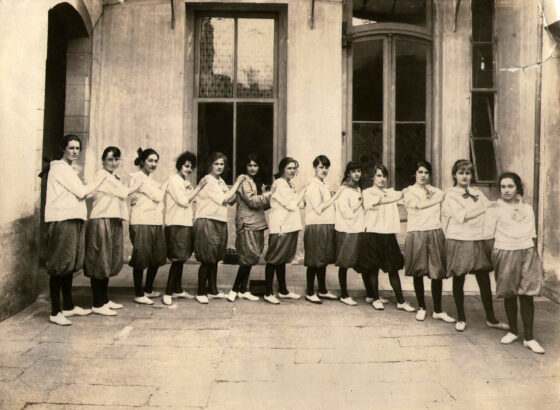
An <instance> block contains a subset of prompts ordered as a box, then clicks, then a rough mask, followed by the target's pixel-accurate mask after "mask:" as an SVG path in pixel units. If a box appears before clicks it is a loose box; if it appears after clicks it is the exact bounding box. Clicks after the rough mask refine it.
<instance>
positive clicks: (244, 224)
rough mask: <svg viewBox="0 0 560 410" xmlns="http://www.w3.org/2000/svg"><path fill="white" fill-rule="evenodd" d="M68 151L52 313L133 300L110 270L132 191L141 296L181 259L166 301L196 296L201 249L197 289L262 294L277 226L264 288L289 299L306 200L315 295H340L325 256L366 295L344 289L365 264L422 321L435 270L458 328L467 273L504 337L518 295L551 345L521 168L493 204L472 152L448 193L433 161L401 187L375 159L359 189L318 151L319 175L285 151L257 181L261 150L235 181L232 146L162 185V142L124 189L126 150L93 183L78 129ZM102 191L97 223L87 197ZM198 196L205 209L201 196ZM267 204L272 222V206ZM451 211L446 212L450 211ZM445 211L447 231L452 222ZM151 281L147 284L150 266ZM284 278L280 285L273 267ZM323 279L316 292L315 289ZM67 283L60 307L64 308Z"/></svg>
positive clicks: (435, 291) (352, 175) (53, 233)
mask: <svg viewBox="0 0 560 410" xmlns="http://www.w3.org/2000/svg"><path fill="white" fill-rule="evenodd" d="M63 146H64V149H63V157H62V159H61V160H58V161H52V162H51V163H50V172H49V177H48V182H47V203H46V209H45V221H46V222H48V224H49V228H48V230H49V232H48V233H49V255H48V261H47V271H48V273H49V274H50V276H51V277H50V291H51V301H52V314H51V316H50V320H51V321H52V322H53V323H56V324H59V325H69V324H70V323H71V322H70V321H69V320H68V319H67V317H70V316H74V315H87V314H90V313H91V312H92V311H93V313H96V314H101V315H108V316H113V315H116V312H115V311H114V310H115V309H119V308H122V305H120V304H118V303H115V302H112V301H110V300H109V299H108V294H107V288H108V281H109V278H110V277H111V276H114V275H116V274H118V272H119V271H120V270H121V268H122V261H123V225H122V221H123V220H127V219H128V212H127V208H126V204H125V199H126V198H127V197H129V196H130V197H131V212H130V226H129V232H130V239H131V242H132V244H133V251H132V258H131V260H130V263H129V264H130V266H132V268H133V279H134V290H135V298H134V300H135V302H136V303H140V304H153V301H152V299H151V298H154V297H158V296H161V295H160V293H159V292H156V291H154V290H153V283H154V279H155V277H156V273H157V270H158V268H159V267H160V266H162V265H163V264H165V263H166V259H169V260H170V261H171V267H170V269H169V276H168V280H167V286H166V290H165V295H164V296H163V303H164V304H166V305H170V304H172V303H173V301H172V298H173V297H175V298H193V296H191V295H189V294H188V293H187V292H185V291H184V290H183V289H182V287H181V279H182V270H183V264H184V263H185V262H186V261H187V260H188V259H189V258H190V257H191V255H192V253H193V252H194V255H195V257H196V259H197V260H198V261H199V262H200V266H199V270H198V289H197V293H196V295H195V296H194V298H196V300H197V301H198V302H199V303H203V304H205V303H208V299H212V298H227V299H228V300H229V301H231V302H234V301H235V299H236V297H239V298H243V299H247V300H258V297H256V296H254V295H252V294H251V293H250V292H249V291H248V289H247V284H248V279H249V274H250V271H251V267H252V266H254V265H256V264H257V263H258V262H259V260H260V258H261V255H262V252H263V249H264V231H265V230H266V229H268V230H269V239H268V249H267V252H266V254H265V256H264V259H265V261H266V267H265V279H266V293H265V296H264V300H265V301H267V302H269V303H271V304H278V303H280V301H279V300H278V299H299V298H300V295H298V294H296V293H294V292H290V291H289V290H288V288H287V284H286V264H287V263H289V262H291V261H292V260H293V258H294V256H295V253H296V249H297V239H298V234H299V231H300V230H302V228H303V226H302V221H301V213H300V211H299V209H300V208H305V230H304V238H303V240H304V250H305V258H304V264H305V266H306V267H307V292H306V295H305V298H306V299H307V300H308V301H310V302H312V303H317V304H320V303H322V299H338V297H337V296H335V295H334V294H332V293H331V292H329V291H328V289H327V287H326V267H327V265H329V264H332V263H334V264H336V266H338V279H339V283H340V290H341V294H340V301H341V302H343V303H345V304H347V305H356V302H355V301H354V300H353V299H352V298H351V297H350V296H349V294H348V289H347V271H348V269H354V270H355V271H356V272H358V273H360V274H361V276H362V279H363V282H364V285H365V289H366V295H367V296H366V301H367V302H368V303H371V304H372V306H373V308H375V309H376V310H383V309H384V303H388V301H387V300H386V299H384V298H382V297H381V296H380V294H379V290H378V272H379V270H383V271H384V272H386V273H388V275H389V281H390V284H391V287H392V288H393V290H394V292H395V296H396V301H397V305H396V306H397V309H400V310H404V311H407V312H415V311H416V319H417V320H419V321H423V320H424V319H425V317H426V303H425V300H424V281H423V278H424V276H428V277H429V278H430V279H431V290H432V298H433V309H434V311H433V313H432V317H433V318H434V319H437V320H442V321H444V322H448V323H455V328H456V329H457V330H458V331H463V330H465V328H466V315H465V310H464V292H463V286H464V281H465V277H466V274H468V273H472V274H474V275H475V277H476V280H477V282H478V285H479V288H480V293H481V299H482V303H483V307H484V310H485V314H486V324H487V326H488V327H491V328H497V329H502V330H509V332H508V333H507V334H506V335H505V336H504V337H503V338H502V340H501V342H502V343H504V344H507V343H512V342H514V341H515V340H516V339H517V338H518V329H517V298H518V297H519V300H520V303H521V317H522V322H523V328H524V345H525V346H526V347H528V348H529V349H531V350H532V351H534V352H536V353H543V352H544V350H543V348H542V347H541V346H540V344H539V343H538V342H537V341H536V340H534V338H533V335H532V330H533V317H534V305H533V296H535V295H538V294H540V291H541V284H542V268H541V266H540V261H539V258H538V255H537V253H536V250H535V248H534V244H533V237H534V236H535V228H534V225H535V221H534V214H533V210H532V208H531V207H530V206H529V205H527V204H525V203H523V202H522V201H521V196H522V195H523V186H522V183H521V180H520V178H519V176H518V175H516V174H514V173H505V174H503V175H502V176H500V179H499V183H500V191H501V199H500V200H498V201H497V202H490V201H488V199H487V198H486V197H485V196H484V194H483V193H482V192H481V191H480V190H478V189H477V188H475V187H472V186H471V185H470V182H471V179H472V164H471V163H470V162H469V161H466V160H459V161H457V162H456V163H455V164H454V166H453V169H452V176H453V180H454V186H453V187H452V188H450V189H448V190H447V191H446V192H443V191H441V190H440V189H438V188H436V187H434V186H432V185H430V184H429V182H430V176H431V165H430V164H429V163H428V162H426V161H419V162H418V163H417V166H416V171H415V176H414V178H415V183H414V184H413V185H411V186H409V187H408V188H406V189H405V190H403V191H402V192H399V191H396V190H394V189H390V188H387V186H386V185H387V178H388V171H387V169H386V167H384V166H383V165H380V164H377V165H375V167H374V169H373V186H372V187H371V188H368V189H365V190H363V191H362V190H361V189H360V182H361V178H362V175H361V168H360V164H359V163H356V162H350V163H348V164H347V166H346V169H345V172H344V178H343V181H342V184H341V186H340V188H339V189H338V190H337V191H336V192H333V191H331V190H330V188H329V187H328V185H327V184H326V181H325V178H326V176H327V174H328V171H329V168H330V161H329V159H328V158H327V157H326V156H324V155H320V156H318V157H317V158H315V160H314V161H313V168H314V170H315V176H314V177H313V178H312V180H311V181H310V182H309V183H308V184H307V185H306V186H305V187H304V188H303V189H301V190H300V191H299V192H296V191H295V189H294V187H293V185H292V180H293V178H294V177H295V175H296V173H297V170H298V167H299V165H298V162H297V161H296V160H295V159H293V158H290V157H286V158H283V159H282V160H281V161H280V163H279V169H278V174H276V175H275V178H276V179H275V181H274V183H273V184H272V186H271V189H270V190H269V191H266V190H265V191H264V192H261V191H260V190H258V189H257V185H256V183H255V180H254V178H255V176H256V175H257V174H258V171H259V166H260V165H261V164H260V163H259V161H258V159H257V158H255V157H252V156H250V157H249V158H248V160H247V163H246V166H247V174H246V175H240V176H239V177H238V178H237V180H236V181H235V183H234V184H233V186H232V187H231V188H228V187H227V185H226V184H225V182H224V181H223V179H222V178H221V176H220V175H221V174H222V173H223V171H224V169H225V167H226V165H227V163H226V162H227V158H226V157H225V155H224V154H222V153H219V152H218V153H213V154H211V156H210V160H209V167H208V175H206V176H205V177H204V178H202V179H201V180H200V182H199V183H198V185H197V186H196V187H194V188H193V187H192V185H191V184H190V182H189V176H190V174H191V173H192V171H193V169H194V168H195V167H196V156H194V154H192V153H190V152H185V153H183V154H181V155H180V156H179V158H178V159H177V161H176V168H177V173H176V174H174V175H172V176H171V177H170V178H169V179H168V181H166V182H165V184H163V186H161V187H160V186H159V184H158V183H157V182H155V181H154V180H153V179H152V177H151V174H152V173H153V172H154V171H155V170H156V168H157V165H158V161H159V155H158V154H157V152H156V151H154V150H153V149H146V150H144V151H142V150H141V149H139V150H138V157H137V158H136V160H135V165H137V166H138V167H139V171H138V172H136V173H134V174H133V175H132V178H131V181H130V184H129V187H125V186H124V185H123V184H122V183H121V182H120V181H119V179H118V177H117V176H116V174H115V170H116V168H117V167H118V165H119V160H120V156H121V153H120V150H119V149H118V148H116V147H108V148H106V149H105V151H104V152H103V155H102V162H103V169H102V170H101V171H100V172H99V174H98V176H97V178H96V179H95V180H94V181H93V182H92V183H90V184H88V185H84V184H82V182H81V180H80V179H79V177H78V175H77V173H76V171H75V169H74V168H73V165H74V164H75V162H76V160H77V158H78V156H79V154H80V151H81V142H80V140H79V138H78V137H76V136H74V135H68V136H66V137H65V138H64V141H63ZM87 196H93V205H92V209H91V213H90V218H89V220H88V222H87V225H85V224H84V221H86V220H87V210H86V205H85V201H84V199H85V198H86V197H87ZM195 199H196V212H193V201H194V200H195ZM400 201H403V202H404V204H405V206H406V209H407V213H408V218H407V220H408V222H407V236H406V243H405V252H404V256H403V255H402V254H401V252H400V248H399V245H398V242H397V238H396V234H397V233H399V231H400V217H399V212H398V207H397V203H398V202H400ZM234 202H237V214H236V221H235V223H236V233H237V235H236V249H237V252H238V256H239V270H238V273H237V276H236V278H235V282H234V284H233V287H232V289H231V291H230V292H229V293H228V294H227V295H225V294H224V293H222V292H220V291H219V290H218V289H217V271H218V262H219V261H220V260H222V259H223V257H224V254H225V251H226V244H227V206H228V204H233V203H234ZM268 208H270V213H269V215H268V216H269V218H268V223H267V220H266V218H265V214H264V212H265V210H266V209H268ZM442 215H443V218H442ZM442 220H443V221H445V225H446V226H445V228H446V235H444V233H443V229H442V228H444V226H442ZM403 267H404V270H405V274H406V276H412V277H413V283H414V290H415V294H416V298H417V302H418V309H417V310H416V309H415V308H413V307H412V306H410V304H409V303H408V302H405V300H404V297H403V293H402V288H401V282H400V278H399V275H398V271H399V270H400V269H402V268H403ZM82 268H83V270H84V273H85V275H86V276H88V277H89V278H90V280H91V288H92V293H93V307H92V309H91V310H89V309H82V308H80V307H78V306H75V305H74V304H73V302H72V295H71V288H72V273H74V272H76V271H77V270H79V269H82ZM144 270H146V280H145V283H144V285H143V276H144V275H143V272H144ZM492 270H494V271H495V274H496V280H497V289H496V292H497V295H498V296H499V297H504V298H505V310H506V315H507V318H508V323H509V325H507V324H505V323H501V322H500V321H498V320H497V319H496V317H495V315H494V311H493V305H492V292H491V288H490V277H489V274H490V271H492ZM275 274H276V277H277V280H278V290H279V292H278V297H276V296H275V295H274V293H273V279H274V276H275ZM448 277H452V278H453V296H454V299H455V305H456V308H457V314H458V319H457V321H456V320H455V319H453V318H452V317H450V316H449V315H448V314H447V313H446V312H444V311H443V310H442V305H441V297H442V281H443V280H444V279H446V278H448ZM315 278H317V281H318V287H319V289H318V293H315V290H314V285H315ZM60 291H62V294H63V307H62V310H61V308H60Z"/></svg>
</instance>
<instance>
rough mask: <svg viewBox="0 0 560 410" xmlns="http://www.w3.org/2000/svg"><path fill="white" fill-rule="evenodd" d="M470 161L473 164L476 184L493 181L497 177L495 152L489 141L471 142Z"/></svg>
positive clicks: (492, 142)
mask: <svg viewBox="0 0 560 410" xmlns="http://www.w3.org/2000/svg"><path fill="white" fill-rule="evenodd" d="M471 159H472V160H473V163H474V164H475V167H476V168H475V177H476V178H475V179H476V180H477V181H478V182H490V181H495V180H496V178H497V176H498V170H497V167H496V151H495V148H494V141H493V140H491V139H473V140H471Z"/></svg>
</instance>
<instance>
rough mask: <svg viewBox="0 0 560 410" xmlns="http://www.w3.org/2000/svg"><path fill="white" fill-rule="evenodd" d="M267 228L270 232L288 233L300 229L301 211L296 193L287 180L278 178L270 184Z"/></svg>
mask: <svg viewBox="0 0 560 410" xmlns="http://www.w3.org/2000/svg"><path fill="white" fill-rule="evenodd" d="M271 190H272V191H274V193H273V194H272V196H271V197H270V214H269V220H268V230H269V232H270V233H277V234H283V233H289V232H296V231H299V230H301V213H300V211H299V208H298V204H297V203H296V200H297V195H296V193H295V191H294V189H293V188H292V186H291V185H290V183H289V182H288V181H286V180H285V179H284V178H278V179H277V180H275V181H274V183H273V184H272V187H271Z"/></svg>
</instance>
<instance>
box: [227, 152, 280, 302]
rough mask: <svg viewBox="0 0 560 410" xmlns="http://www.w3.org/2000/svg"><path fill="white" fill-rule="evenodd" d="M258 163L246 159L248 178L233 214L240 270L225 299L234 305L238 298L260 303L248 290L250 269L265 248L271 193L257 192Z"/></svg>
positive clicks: (255, 158) (257, 261)
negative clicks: (267, 211)
mask: <svg viewBox="0 0 560 410" xmlns="http://www.w3.org/2000/svg"><path fill="white" fill-rule="evenodd" d="M260 165H261V163H260V160H259V159H258V158H257V156H256V155H254V154H250V155H248V157H247V164H246V169H247V178H246V179H245V180H244V181H243V182H242V183H241V186H240V187H239V189H238V190H237V213H236V214H235V229H236V234H237V235H236V237H235V248H236V250H237V255H239V269H238V271H237V276H236V277H235V281H234V283H233V287H232V288H231V290H230V291H229V294H228V296H227V299H228V300H229V301H230V302H234V301H235V298H236V297H237V296H239V298H240V299H247V300H251V301H257V300H259V298H258V296H255V295H253V294H252V293H251V292H249V290H248V289H247V285H248V283H249V275H250V274H251V268H252V267H253V266H254V265H256V264H257V263H259V260H260V259H261V255H262V252H263V249H264V231H265V230H266V228H267V227H268V225H267V223H266V218H265V216H264V211H265V209H267V208H269V206H270V196H271V195H272V192H270V191H268V192H264V193H263V194H260V195H259V193H258V191H257V185H256V183H255V177H256V176H257V175H258V173H259V169H260Z"/></svg>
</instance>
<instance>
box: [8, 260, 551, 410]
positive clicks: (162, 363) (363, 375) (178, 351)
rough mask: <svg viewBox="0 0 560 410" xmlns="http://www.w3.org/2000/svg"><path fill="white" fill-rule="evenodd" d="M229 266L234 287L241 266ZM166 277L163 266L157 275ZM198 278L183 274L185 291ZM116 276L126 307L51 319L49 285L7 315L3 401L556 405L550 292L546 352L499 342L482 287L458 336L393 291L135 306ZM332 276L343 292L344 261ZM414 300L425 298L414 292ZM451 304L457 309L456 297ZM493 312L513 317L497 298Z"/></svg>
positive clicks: (114, 405)
mask: <svg viewBox="0 0 560 410" xmlns="http://www.w3.org/2000/svg"><path fill="white" fill-rule="evenodd" d="M193 268H194V267H193V266H188V267H187V269H186V271H187V272H192V271H193ZM220 269H221V272H222V274H221V281H220V282H221V284H222V285H224V286H223V289H226V288H227V286H226V284H228V283H232V279H233V278H232V276H233V274H234V268H233V267H222V266H221V267H220ZM256 269H257V271H258V272H259V273H257V274H256V275H255V277H259V276H260V270H262V267H261V268H256ZM166 276H167V268H163V269H162V272H161V273H160V275H159V279H158V282H157V284H158V285H162V284H163V282H164V279H165V277H166ZM194 276H195V275H193V274H186V275H185V278H184V280H183V282H184V284H185V285H186V287H187V288H188V289H192V288H193V287H194ZM302 276H303V268H302V267H295V266H288V277H289V278H290V280H291V281H292V283H291V286H292V290H297V291H302V290H303V280H302V279H301V277H302ZM383 276H384V275H382V276H381V277H383ZM118 278H120V279H116V280H113V281H112V284H113V285H116V287H113V288H111V289H110V292H111V293H110V295H111V298H112V299H113V300H115V301H118V302H121V303H124V305H125V308H124V309H122V310H120V311H119V312H118V316H116V317H102V316H94V315H92V316H88V317H82V318H72V326H69V327H60V326H55V325H51V324H49V322H48V314H49V313H48V310H49V306H48V305H49V304H48V297H47V294H46V293H45V294H44V295H43V296H41V297H40V298H39V299H38V300H37V301H36V302H35V303H34V304H33V305H31V306H29V307H28V308H26V309H25V310H23V311H22V312H20V313H18V314H17V315H15V316H13V317H11V318H9V319H7V320H5V321H4V322H2V323H0V409H22V408H25V409H105V410H109V409H130V408H131V407H133V408H150V409H151V408H155V409H183V408H191V407H193V408H201V409H341V408H351V409H377V408H379V409H386V408H388V409H392V408H395V409H396V408H399V409H416V408H420V409H558V408H559V407H560V404H559V403H560V378H559V373H560V372H559V370H560V339H559V338H558V336H559V335H560V326H559V325H558V318H559V313H560V306H558V305H556V304H554V303H552V302H550V301H548V300H547V299H544V298H537V299H536V303H535V313H536V315H535V318H536V320H535V335H536V337H537V338H538V340H539V341H540V342H541V343H542V345H543V346H544V348H545V349H546V354H545V355H543V356H541V355H536V354H534V353H532V352H530V351H529V350H527V349H525V348H523V346H522V344H521V343H520V342H516V343H514V344H512V345H509V346H503V345H501V344H500V343H499V340H500V338H501V336H502V335H503V332H501V331H498V330H491V329H488V328H486V325H485V324H484V321H483V313H482V306H481V303H480V300H479V299H478V297H477V296H467V298H466V309H467V321H468V327H467V329H466V331H465V332H463V333H458V332H456V331H455V329H454V327H453V325H449V324H445V323H443V322H440V321H435V320H433V319H431V317H430V316H428V317H427V319H426V321H425V322H417V321H416V320H414V314H411V313H405V312H401V311H397V310H396V308H395V305H394V298H393V297H392V292H389V291H384V292H383V294H384V295H385V296H388V297H389V298H390V299H391V303H390V304H388V305H386V309H385V311H384V312H378V311H375V310H373V309H372V308H371V306H370V305H366V304H365V302H364V300H363V297H360V298H359V299H358V298H357V300H358V302H359V304H358V306H355V307H349V306H346V305H343V304H342V303H340V302H336V301H334V302H325V303H323V305H321V306H317V305H312V304H310V303H308V302H305V301H303V300H299V301H288V302H283V303H282V304H281V305H279V306H272V305H269V304H266V303H265V302H263V301H262V300H261V301H259V302H248V301H244V300H243V301H236V302H235V303H229V302H227V301H225V300H220V301H211V302H210V304H208V305H206V306H204V305H199V304H197V303H196V302H194V301H192V300H181V301H178V302H176V303H175V304H174V305H173V306H172V307H166V306H164V305H162V304H161V299H156V303H155V304H154V306H152V307H150V306H139V305H136V304H134V303H133V302H132V289H131V288H130V286H131V283H130V282H131V278H130V275H129V272H128V271H127V270H126V269H125V270H124V271H123V272H122V273H121V274H120V275H119V277H118ZM328 278H329V283H330V284H332V286H331V288H332V290H337V288H338V286H337V285H336V271H335V270H334V269H332V270H329V274H328ZM350 278H351V286H350V289H351V293H352V294H353V295H354V296H363V291H362V290H361V286H360V283H359V281H358V280H357V277H356V275H350ZM469 280H470V279H469ZM408 281H409V279H403V283H405V284H406V283H407V282H408ZM86 284H87V281H85V280H83V279H82V278H77V280H76V285H77V287H76V288H75V292H74V295H75V302H76V303H77V304H79V305H81V306H83V307H89V306H90V305H91V299H90V292H89V289H88V288H87V287H85V285H86ZM119 284H122V285H125V286H126V287H119V286H118V285H119ZM426 284H427V282H426ZM80 286H81V287H80ZM407 286H408V285H407ZM427 287H429V286H427ZM382 288H384V289H389V287H388V285H387V283H386V282H382ZM427 296H428V297H427V302H430V297H429V295H427ZM405 297H406V298H407V300H409V301H410V302H411V303H412V304H413V305H415V303H414V301H415V299H414V295H413V294H412V293H408V292H407V293H406V295H405ZM444 307H445V309H446V310H447V311H448V312H449V313H450V314H452V315H454V313H455V308H454V305H453V299H452V297H451V296H450V295H449V294H446V295H445V296H444ZM495 309H496V312H497V315H498V317H499V318H501V319H504V313H503V306H502V301H501V300H496V301H495ZM430 311H431V305H429V306H428V312H430Z"/></svg>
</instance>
